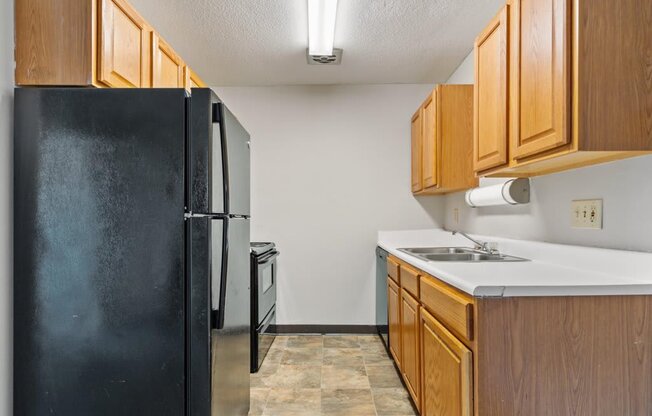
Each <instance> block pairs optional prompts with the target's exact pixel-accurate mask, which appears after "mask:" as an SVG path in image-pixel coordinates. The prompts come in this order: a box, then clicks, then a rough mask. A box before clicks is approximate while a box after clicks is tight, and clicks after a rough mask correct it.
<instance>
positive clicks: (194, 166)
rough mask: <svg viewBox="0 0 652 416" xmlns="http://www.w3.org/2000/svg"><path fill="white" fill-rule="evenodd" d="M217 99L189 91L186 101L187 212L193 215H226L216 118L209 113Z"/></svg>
mask: <svg viewBox="0 0 652 416" xmlns="http://www.w3.org/2000/svg"><path fill="white" fill-rule="evenodd" d="M218 102H219V99H218V98H217V96H216V95H215V93H214V92H213V91H211V90H210V89H208V88H193V90H192V97H191V98H190V116H189V127H190V130H189V134H188V143H187V146H188V170H189V172H188V178H189V183H188V185H189V186H188V195H187V198H188V201H187V206H188V210H189V211H190V212H193V213H197V214H225V213H227V211H228V208H227V201H226V188H225V186H224V184H225V179H224V178H225V176H224V160H223V158H222V154H223V149H222V145H223V143H222V133H221V132H220V125H219V123H218V117H219V114H214V112H213V109H214V108H217V107H214V106H216V105H217V103H218Z"/></svg>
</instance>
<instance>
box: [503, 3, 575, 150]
mask: <svg viewBox="0 0 652 416" xmlns="http://www.w3.org/2000/svg"><path fill="white" fill-rule="evenodd" d="M570 7H571V2H570V0H513V8H512V10H511V13H512V23H513V24H512V45H511V46H512V56H511V58H512V62H511V64H512V76H513V79H512V82H511V85H510V88H511V92H512V100H511V101H512V103H511V105H512V111H513V113H512V122H513V123H514V124H513V126H512V128H513V132H512V143H511V144H512V148H511V151H512V156H513V158H514V159H517V160H518V159H523V158H526V157H529V156H533V155H537V154H539V153H542V152H545V151H547V150H550V149H554V148H556V147H559V146H563V145H565V144H568V143H569V142H570V139H571V137H570V136H571V130H570V108H571V107H570V98H571V95H570V93H571V90H570V76H571V58H570V50H571V46H570V27H571V25H570V17H571V9H570Z"/></svg>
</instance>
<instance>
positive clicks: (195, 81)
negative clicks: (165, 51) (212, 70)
mask: <svg viewBox="0 0 652 416" xmlns="http://www.w3.org/2000/svg"><path fill="white" fill-rule="evenodd" d="M183 74H184V80H185V81H184V83H185V87H186V89H187V90H190V89H192V88H204V87H206V83H204V81H202V79H201V78H199V75H197V74H196V73H195V71H193V70H192V69H190V67H189V66H187V65H186V66H185V67H183Z"/></svg>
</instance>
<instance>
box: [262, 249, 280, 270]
mask: <svg viewBox="0 0 652 416" xmlns="http://www.w3.org/2000/svg"><path fill="white" fill-rule="evenodd" d="M279 254H281V253H279V252H278V251H276V250H274V251H272V252H271V253H269V254H267V255H265V257H261V258H260V260H258V265H259V266H262V265H263V264H267V263H269V262H270V261H272V260H273V259H275V258H276V257H278V255H279Z"/></svg>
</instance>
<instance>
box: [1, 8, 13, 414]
mask: <svg viewBox="0 0 652 416" xmlns="http://www.w3.org/2000/svg"><path fill="white" fill-rule="evenodd" d="M13 5H14V2H13V1H9V0H7V1H0V414H2V415H10V414H12V401H11V397H12V389H11V379H12V355H11V352H12V344H13V335H12V321H13V319H12V317H13V313H12V310H13V306H12V298H13V296H12V292H13V285H12V274H13V272H12V257H13V254H12V253H13V251H12V247H13V243H12V227H13V225H12V223H13V221H12V213H11V212H12V200H13V198H12V189H13V187H12V183H13V145H12V143H13V131H12V124H13V115H12V114H13V113H12V107H13V85H14V64H13V62H14V59H13V56H14V12H13Z"/></svg>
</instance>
